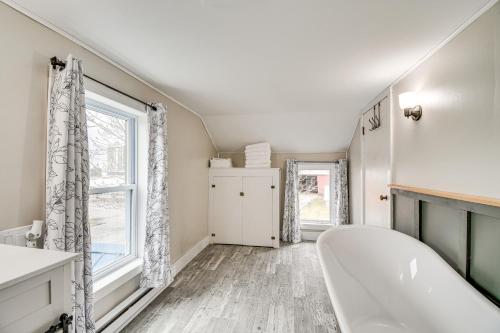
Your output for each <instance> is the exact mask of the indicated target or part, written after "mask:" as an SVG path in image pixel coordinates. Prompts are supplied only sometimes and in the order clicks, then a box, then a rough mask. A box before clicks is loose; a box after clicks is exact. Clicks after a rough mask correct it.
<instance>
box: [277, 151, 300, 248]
mask: <svg viewBox="0 0 500 333" xmlns="http://www.w3.org/2000/svg"><path fill="white" fill-rule="evenodd" d="M285 172H286V174H285V201H284V207H283V223H282V229H281V240H282V241H284V242H292V243H299V242H301V241H302V238H301V234H300V217H299V166H298V163H297V161H295V160H287V161H286V170H285Z"/></svg>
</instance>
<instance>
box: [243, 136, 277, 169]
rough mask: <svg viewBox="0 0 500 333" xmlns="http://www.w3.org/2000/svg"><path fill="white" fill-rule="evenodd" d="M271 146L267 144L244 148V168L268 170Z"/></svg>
mask: <svg viewBox="0 0 500 333" xmlns="http://www.w3.org/2000/svg"><path fill="white" fill-rule="evenodd" d="M270 167H271V145H270V144H269V143H267V142H263V143H256V144H253V145H248V146H246V147H245V168H270Z"/></svg>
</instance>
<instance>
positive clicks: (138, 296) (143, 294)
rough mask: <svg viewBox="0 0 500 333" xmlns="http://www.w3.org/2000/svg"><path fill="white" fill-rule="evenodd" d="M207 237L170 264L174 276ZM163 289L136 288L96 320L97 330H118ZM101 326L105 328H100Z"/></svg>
mask: <svg viewBox="0 0 500 333" xmlns="http://www.w3.org/2000/svg"><path fill="white" fill-rule="evenodd" d="M209 239H210V238H209V237H208V236H207V237H205V238H203V239H202V240H201V241H199V242H198V243H197V244H196V245H195V246H193V247H192V248H191V249H189V251H187V252H186V253H185V254H184V255H183V256H182V257H181V258H179V260H177V261H176V262H175V263H174V264H173V265H172V274H173V276H174V277H175V276H176V275H177V274H179V272H180V271H182V269H183V268H184V267H186V266H187V264H189V262H191V260H193V259H194V258H195V257H196V256H197V255H198V254H199V253H200V252H201V251H203V250H204V249H205V248H206V247H207V246H208V243H209ZM165 289H166V287H165V288H157V289H149V290H148V289H145V288H140V289H138V290H137V291H135V292H134V293H133V294H132V295H130V296H129V297H127V298H126V299H125V300H124V301H123V302H121V303H120V304H118V305H117V306H116V307H115V308H114V309H113V310H111V311H110V312H109V313H107V314H106V315H104V316H103V317H102V318H101V319H99V320H98V321H97V322H96V328H97V331H100V332H102V333H115V332H119V331H120V330H122V329H123V328H124V327H125V326H127V324H128V323H130V322H131V321H132V320H133V319H134V318H135V317H136V316H137V315H138V314H139V313H140V312H141V311H142V310H144V308H146V306H148V305H149V304H150V303H151V302H152V301H154V299H155V298H156V297H157V296H158V295H160V294H161V293H162V292H163V291H164V290H165ZM103 327H106V328H104V329H102V328H103Z"/></svg>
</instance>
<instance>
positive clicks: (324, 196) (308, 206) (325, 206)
mask: <svg viewBox="0 0 500 333" xmlns="http://www.w3.org/2000/svg"><path fill="white" fill-rule="evenodd" d="M299 208H300V220H301V221H302V222H313V223H325V224H326V223H330V171H329V170H300V171H299Z"/></svg>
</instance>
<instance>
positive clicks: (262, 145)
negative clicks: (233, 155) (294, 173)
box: [245, 142, 271, 150]
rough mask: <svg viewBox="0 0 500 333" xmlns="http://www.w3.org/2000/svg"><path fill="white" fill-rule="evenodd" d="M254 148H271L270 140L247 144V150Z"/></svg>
mask: <svg viewBox="0 0 500 333" xmlns="http://www.w3.org/2000/svg"><path fill="white" fill-rule="evenodd" d="M247 149H248V150H252V149H266V150H271V145H270V144H269V143H268V142H261V143H255V144H253V145H247V146H245V150H247Z"/></svg>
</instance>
